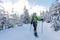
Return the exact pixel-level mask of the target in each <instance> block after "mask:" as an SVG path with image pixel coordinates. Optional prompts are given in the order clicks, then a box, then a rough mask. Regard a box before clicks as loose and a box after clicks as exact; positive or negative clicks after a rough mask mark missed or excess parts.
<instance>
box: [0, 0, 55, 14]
mask: <svg viewBox="0 0 60 40" xmlns="http://www.w3.org/2000/svg"><path fill="white" fill-rule="evenodd" d="M0 1H3V3H5V5H4V6H6V7H5V8H7V9H8V10H11V8H12V7H13V8H14V10H15V11H19V13H23V8H24V6H26V7H27V9H28V10H29V13H30V14H32V13H33V12H36V13H37V15H40V11H46V10H48V8H49V7H50V6H51V3H53V2H54V1H55V0H0Z"/></svg>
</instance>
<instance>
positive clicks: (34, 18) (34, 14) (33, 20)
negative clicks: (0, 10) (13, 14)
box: [31, 13, 38, 37]
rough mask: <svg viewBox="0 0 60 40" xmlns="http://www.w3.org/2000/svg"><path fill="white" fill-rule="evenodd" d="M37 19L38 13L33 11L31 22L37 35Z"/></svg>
mask: <svg viewBox="0 0 60 40" xmlns="http://www.w3.org/2000/svg"><path fill="white" fill-rule="evenodd" d="M37 20H38V17H37V16H36V13H33V16H32V20H31V24H33V27H34V35H35V36H36V37H37Z"/></svg>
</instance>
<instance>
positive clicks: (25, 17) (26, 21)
mask: <svg viewBox="0 0 60 40" xmlns="http://www.w3.org/2000/svg"><path fill="white" fill-rule="evenodd" d="M23 22H24V23H29V12H28V9H27V8H26V6H24V20H23Z"/></svg>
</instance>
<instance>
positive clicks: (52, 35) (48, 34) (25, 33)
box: [0, 21, 60, 40]
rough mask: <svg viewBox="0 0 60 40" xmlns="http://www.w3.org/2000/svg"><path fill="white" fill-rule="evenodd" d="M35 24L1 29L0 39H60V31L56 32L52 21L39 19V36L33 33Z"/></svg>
mask: <svg viewBox="0 0 60 40" xmlns="http://www.w3.org/2000/svg"><path fill="white" fill-rule="evenodd" d="M33 33H34V32H33V26H32V25H31V24H24V25H23V26H19V27H15V28H10V29H6V30H1V31H0V40H60V31H58V32H55V31H53V29H52V28H51V23H46V22H44V23H43V32H42V22H41V21H38V26H37V33H38V36H39V37H38V38H36V37H35V36H34V34H33Z"/></svg>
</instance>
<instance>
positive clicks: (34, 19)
mask: <svg viewBox="0 0 60 40" xmlns="http://www.w3.org/2000/svg"><path fill="white" fill-rule="evenodd" d="M37 20H38V17H37V16H32V21H31V24H32V23H33V22H37Z"/></svg>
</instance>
